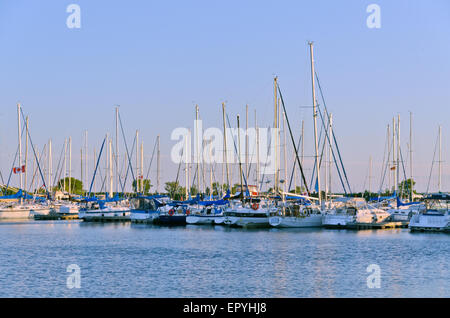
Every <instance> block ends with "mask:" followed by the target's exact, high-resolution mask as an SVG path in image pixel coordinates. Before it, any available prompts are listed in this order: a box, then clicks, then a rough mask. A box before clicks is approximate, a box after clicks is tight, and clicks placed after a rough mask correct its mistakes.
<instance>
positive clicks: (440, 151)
mask: <svg viewBox="0 0 450 318" xmlns="http://www.w3.org/2000/svg"><path fill="white" fill-rule="evenodd" d="M441 186H442V127H441V126H439V179H438V190H439V192H441V190H442V189H441Z"/></svg>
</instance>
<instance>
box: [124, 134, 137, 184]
mask: <svg viewBox="0 0 450 318" xmlns="http://www.w3.org/2000/svg"><path fill="white" fill-rule="evenodd" d="M135 145H136V136H134V139H133V144H132V145H131V149H133V148H134V146H135ZM133 154H134V151H133V152H131V158H130V157H128V159H129V162H131V160H133ZM130 170H131V171H132V172H133V168H132V167H131V164H129V165H127V172H126V174H125V181H124V183H123V184H124V185H125V184H127V180H128V172H129V171H130ZM132 177H133V179H134V175H133V176H132ZM134 180H135V179H134Z"/></svg>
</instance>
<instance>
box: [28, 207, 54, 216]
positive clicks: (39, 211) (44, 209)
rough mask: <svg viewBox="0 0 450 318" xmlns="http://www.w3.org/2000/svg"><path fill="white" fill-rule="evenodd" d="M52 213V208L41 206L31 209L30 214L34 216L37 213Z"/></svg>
mask: <svg viewBox="0 0 450 318" xmlns="http://www.w3.org/2000/svg"><path fill="white" fill-rule="evenodd" d="M49 213H50V208H41V209H39V208H38V209H31V210H30V215H31V216H32V217H34V216H36V215H49Z"/></svg>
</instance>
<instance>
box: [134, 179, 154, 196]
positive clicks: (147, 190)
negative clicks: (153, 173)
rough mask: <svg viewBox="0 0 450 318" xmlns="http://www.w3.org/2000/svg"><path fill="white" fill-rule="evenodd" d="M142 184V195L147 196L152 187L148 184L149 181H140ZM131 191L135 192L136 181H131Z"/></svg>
mask: <svg viewBox="0 0 450 318" xmlns="http://www.w3.org/2000/svg"><path fill="white" fill-rule="evenodd" d="M142 184H143V186H144V194H149V193H150V188H151V187H153V185H152V184H151V183H150V179H144V180H142ZM132 187H133V191H134V192H137V190H136V179H134V180H133V184H132Z"/></svg>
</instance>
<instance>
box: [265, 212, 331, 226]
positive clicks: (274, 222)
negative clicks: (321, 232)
mask: <svg viewBox="0 0 450 318" xmlns="http://www.w3.org/2000/svg"><path fill="white" fill-rule="evenodd" d="M269 223H270V225H271V226H273V227H277V228H302V227H322V215H321V214H318V215H309V216H305V217H295V216H285V217H282V216H272V217H271V218H269Z"/></svg>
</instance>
